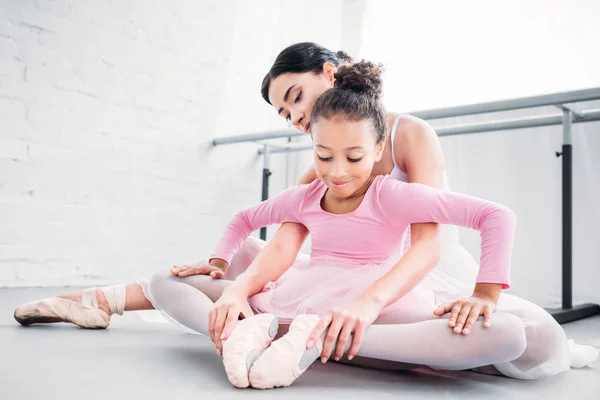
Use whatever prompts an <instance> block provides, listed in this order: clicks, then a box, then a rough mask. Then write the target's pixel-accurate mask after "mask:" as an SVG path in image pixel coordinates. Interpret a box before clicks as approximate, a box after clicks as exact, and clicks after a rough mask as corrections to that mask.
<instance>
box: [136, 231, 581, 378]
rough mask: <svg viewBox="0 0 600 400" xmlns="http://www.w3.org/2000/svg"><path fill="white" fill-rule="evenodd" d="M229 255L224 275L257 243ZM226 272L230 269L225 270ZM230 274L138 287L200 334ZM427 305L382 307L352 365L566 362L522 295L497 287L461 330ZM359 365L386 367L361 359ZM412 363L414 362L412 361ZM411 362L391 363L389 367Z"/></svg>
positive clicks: (545, 370) (544, 316) (562, 343)
mask: <svg viewBox="0 0 600 400" xmlns="http://www.w3.org/2000/svg"><path fill="white" fill-rule="evenodd" d="M245 247H246V248H245V249H244V248H242V249H241V253H239V254H238V255H236V257H235V258H234V260H233V261H232V265H231V268H230V270H228V274H227V276H226V278H228V279H234V278H235V276H234V275H238V274H239V273H241V272H242V271H243V270H245V268H246V267H247V266H248V265H249V264H250V262H251V261H252V259H253V256H255V255H256V253H257V252H258V250H260V249H255V248H254V247H256V245H255V244H253V243H249V244H247V245H246V246H245ZM232 271H233V272H232ZM230 283H231V281H230V280H213V279H211V278H210V277H207V276H204V275H196V276H190V277H186V278H179V277H175V276H172V275H171V274H170V272H168V271H166V272H159V273H157V274H155V275H154V276H153V277H152V278H151V279H150V282H149V284H148V286H147V287H144V285H143V284H142V287H144V290H145V293H146V296H147V297H148V299H149V300H150V301H151V302H152V303H153V304H154V306H155V308H157V309H158V310H160V311H162V312H163V313H164V314H166V315H167V316H168V317H169V318H171V319H173V320H175V321H177V322H179V323H180V324H182V325H184V326H186V327H188V328H189V329H192V330H194V331H196V332H199V333H202V334H206V335H207V334H208V312H209V311H210V309H211V307H212V305H213V303H214V302H215V301H216V300H217V299H218V298H219V297H220V295H221V293H222V291H223V289H224V288H225V287H226V286H228V285H229V284H230ZM432 310H433V308H432V309H431V310H423V312H422V313H418V314H415V313H402V312H398V313H393V314H385V315H384V316H382V317H380V318H379V319H378V320H377V321H375V323H374V324H373V325H371V326H370V327H369V328H368V329H367V330H366V332H365V334H364V336H363V343H362V346H361V349H360V351H359V353H358V356H359V357H357V358H355V359H354V360H353V361H352V364H358V363H360V361H359V360H360V359H361V358H360V357H365V358H367V359H376V360H387V361H392V362H394V363H409V364H412V367H417V366H421V365H426V366H430V367H434V368H439V369H448V370H462V369H470V368H477V367H481V366H487V365H493V366H494V367H495V368H496V369H497V370H498V371H500V372H501V373H502V374H504V375H507V376H510V377H514V378H520V379H535V378H538V377H539V376H542V375H553V374H556V373H558V372H561V371H564V370H567V369H569V365H570V362H571V355H570V352H569V346H568V343H567V338H566V335H565V333H564V330H563V329H562V327H561V326H560V325H559V324H558V323H557V322H556V321H555V320H554V318H552V316H551V315H550V314H548V313H547V312H546V311H545V310H543V309H542V308H540V307H539V306H537V305H535V304H533V303H530V302H528V301H527V300H524V299H521V298H518V297H515V296H512V295H509V294H502V295H501V296H500V299H499V301H498V305H497V312H496V313H494V315H493V318H492V326H491V327H490V328H483V323H482V321H481V320H479V321H478V322H477V324H476V326H475V327H474V328H473V329H472V331H471V333H470V334H469V335H468V336H464V335H462V334H456V333H454V332H453V331H452V329H450V328H449V327H448V322H447V317H446V318H438V317H435V316H434V315H433V314H432ZM364 364H365V365H369V366H375V367H378V366H379V367H382V368H388V367H389V366H390V364H389V363H386V362H382V363H381V365H378V364H377V362H374V361H373V360H365V362H364ZM415 364H416V365H415ZM398 365H401V366H400V368H410V367H411V365H404V364H394V365H393V367H396V368H398Z"/></svg>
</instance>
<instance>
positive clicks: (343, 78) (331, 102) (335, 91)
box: [310, 61, 387, 144]
mask: <svg viewBox="0 0 600 400" xmlns="http://www.w3.org/2000/svg"><path fill="white" fill-rule="evenodd" d="M381 73H382V66H381V65H376V64H374V63H372V62H370V61H361V62H358V63H355V64H352V65H343V66H341V67H340V68H339V69H338V70H337V72H336V74H335V83H334V86H333V88H332V89H329V90H327V91H326V92H325V93H323V94H322V95H321V96H320V97H319V98H318V99H317V101H316V102H315V104H314V106H313V109H312V114H311V117H310V119H311V122H312V123H313V124H315V123H316V122H317V121H318V120H319V118H326V119H330V118H343V119H345V120H348V121H361V120H365V119H368V120H370V121H371V122H372V123H373V127H374V128H375V132H376V138H375V142H376V143H377V144H379V143H380V142H381V141H382V140H383V138H384V137H385V135H386V132H387V123H386V120H385V108H384V107H383V104H382V102H381V97H382V95H383V89H382V82H381Z"/></svg>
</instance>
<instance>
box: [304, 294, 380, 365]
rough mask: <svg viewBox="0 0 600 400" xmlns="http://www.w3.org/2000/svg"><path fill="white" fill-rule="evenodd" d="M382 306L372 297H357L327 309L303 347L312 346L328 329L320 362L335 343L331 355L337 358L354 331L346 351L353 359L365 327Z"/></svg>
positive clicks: (324, 360) (326, 358)
mask: <svg viewBox="0 0 600 400" xmlns="http://www.w3.org/2000/svg"><path fill="white" fill-rule="evenodd" d="M381 309H382V307H381V306H380V305H379V304H377V303H375V302H373V301H370V300H364V299H357V300H355V301H353V302H352V303H350V304H348V305H346V306H344V307H339V308H334V309H331V310H329V311H327V313H326V314H325V316H324V317H323V318H321V320H320V321H319V323H318V324H317V326H316V327H315V328H314V329H313V331H312V332H311V334H310V336H309V338H308V342H307V344H306V347H307V348H311V347H312V346H313V345H314V344H315V343H316V342H317V341H319V340H321V336H322V335H323V332H325V331H327V335H326V336H325V342H324V343H323V351H322V352H321V362H323V363H326V362H327V360H328V359H329V358H330V357H331V353H332V351H333V349H334V347H335V354H334V358H335V360H336V361H338V360H339V359H340V358H342V356H343V355H344V351H345V350H346V345H347V343H348V341H349V340H350V335H351V334H353V335H354V337H353V339H352V346H351V347H350V350H349V351H348V360H352V358H353V357H354V356H355V355H356V354H357V353H358V350H359V349H360V345H361V343H362V339H363V334H364V332H365V329H366V328H367V327H368V326H369V325H371V324H372V323H373V322H374V321H375V320H376V319H377V317H378V316H379V313H380V312H381ZM336 343H337V346H336Z"/></svg>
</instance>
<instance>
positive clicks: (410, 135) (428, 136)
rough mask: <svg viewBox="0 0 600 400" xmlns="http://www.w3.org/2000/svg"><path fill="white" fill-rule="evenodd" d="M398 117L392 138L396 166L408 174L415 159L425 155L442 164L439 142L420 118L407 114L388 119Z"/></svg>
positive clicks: (430, 128) (389, 116) (392, 117)
mask: <svg viewBox="0 0 600 400" xmlns="http://www.w3.org/2000/svg"><path fill="white" fill-rule="evenodd" d="M399 115H401V116H402V118H400V120H399V121H398V125H397V127H396V132H395V136H394V158H395V160H396V163H397V164H398V166H399V167H400V168H401V169H402V170H404V171H407V172H409V171H408V170H410V166H411V165H412V164H413V161H414V160H415V159H418V158H421V157H423V156H424V155H426V156H427V157H428V158H429V157H431V158H433V159H434V160H436V161H437V162H438V163H441V164H443V163H444V161H443V154H442V149H441V146H440V141H439V138H438V136H437V134H436V133H435V130H434V129H433V128H432V127H431V125H429V123H427V122H426V121H424V120H422V119H421V118H417V117H415V116H413V115H409V114H390V115H388V118H391V119H392V121H394V120H395V119H396V118H397V117H398V116H399Z"/></svg>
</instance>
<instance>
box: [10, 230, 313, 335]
mask: <svg viewBox="0 0 600 400" xmlns="http://www.w3.org/2000/svg"><path fill="white" fill-rule="evenodd" d="M265 244H266V242H264V241H262V240H259V239H256V238H253V237H250V238H248V239H247V240H246V241H245V242H244V244H243V245H242V246H241V248H240V250H239V251H238V252H237V253H236V255H235V256H234V257H233V259H232V260H231V265H230V266H229V268H228V270H227V274H226V276H225V278H226V279H230V280H234V279H235V278H236V277H237V276H238V275H239V274H241V273H242V272H244V271H245V270H246V269H247V268H248V266H249V265H250V263H251V262H252V261H253V260H254V258H255V257H256V255H257V254H258V253H259V252H260V251H261V250H262V248H263V247H264V246H265ZM305 259H306V256H304V255H302V256H300V257H298V260H297V261H296V263H295V264H294V266H296V265H300V264H302V263H305V262H306V260H305ZM147 286H148V280H147V279H146V280H140V281H138V282H135V283H129V284H127V285H112V286H106V287H102V288H89V289H86V290H84V291H81V292H72V293H68V294H63V295H60V296H57V297H51V298H47V299H42V300H38V301H34V302H29V303H26V304H23V305H21V306H19V307H18V308H17V309H16V310H15V319H16V320H17V321H18V322H19V323H21V324H23V325H30V324H33V323H51V322H70V323H73V324H75V325H78V326H81V327H84V328H106V327H108V325H109V324H110V317H111V315H112V314H115V313H116V314H122V313H123V312H124V311H137V310H152V309H154V305H153V303H152V301H151V299H149V296H148V293H147Z"/></svg>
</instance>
